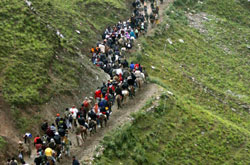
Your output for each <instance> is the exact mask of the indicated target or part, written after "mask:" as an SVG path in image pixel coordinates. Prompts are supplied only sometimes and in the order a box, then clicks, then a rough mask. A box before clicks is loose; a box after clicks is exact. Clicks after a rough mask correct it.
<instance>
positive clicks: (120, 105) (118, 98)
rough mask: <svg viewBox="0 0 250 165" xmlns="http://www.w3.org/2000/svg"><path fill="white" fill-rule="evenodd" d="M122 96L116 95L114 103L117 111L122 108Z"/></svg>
mask: <svg viewBox="0 0 250 165" xmlns="http://www.w3.org/2000/svg"><path fill="white" fill-rule="evenodd" d="M121 100H122V96H121V95H116V97H115V101H116V102H117V107H118V109H120V108H122V101H121Z"/></svg>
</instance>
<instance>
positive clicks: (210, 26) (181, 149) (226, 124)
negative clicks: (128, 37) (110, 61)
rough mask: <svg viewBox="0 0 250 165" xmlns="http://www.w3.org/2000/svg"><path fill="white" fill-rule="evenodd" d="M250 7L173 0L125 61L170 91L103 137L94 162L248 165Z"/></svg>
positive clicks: (242, 0) (227, 1)
mask: <svg viewBox="0 0 250 165" xmlns="http://www.w3.org/2000/svg"><path fill="white" fill-rule="evenodd" d="M249 7H250V3H249V2H248V1H247V0H238V1H234V0H220V1H216V0H203V1H197V0H194V1H188V0H176V1H174V3H173V4H172V5H171V6H169V8H168V9H166V12H165V17H164V21H163V22H162V23H161V24H160V25H158V27H157V29H156V30H155V31H154V33H152V34H150V35H148V36H147V37H145V38H141V39H140V42H141V49H138V51H137V52H135V53H134V56H133V57H132V59H131V61H136V62H140V63H141V64H142V65H143V66H145V67H146V68H147V71H148V72H149V74H150V77H151V81H152V82H155V83H157V84H159V85H161V86H163V87H164V88H165V90H166V91H171V92H172V93H174V95H173V96H172V95H171V94H169V92H165V93H163V94H162V97H161V99H160V103H159V105H158V106H157V107H154V108H153V110H154V111H153V112H147V110H148V108H149V107H151V105H152V104H153V103H154V102H155V100H151V102H149V104H147V105H146V106H145V108H143V109H142V110H141V112H140V113H136V114H135V115H133V117H134V120H133V122H132V123H130V124H127V125H126V126H124V127H123V128H121V129H117V130H115V131H114V132H112V133H111V134H110V135H109V136H107V137H106V138H104V140H103V142H102V145H103V147H104V151H103V155H101V156H100V155H98V156H96V159H95V164H249V163H250V159H249V150H250V141H249V138H250V120H249V119H250V116H249V113H250V97H249V96H250V93H249V92H250V91H249V87H250V86H249V82H250V79H249V78H250V65H249V62H250V56H249V54H250V50H249V48H250V45H249V40H250V35H249V34H250V30H249V23H250V22H249V20H250V10H249Z"/></svg>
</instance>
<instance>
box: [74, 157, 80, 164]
mask: <svg viewBox="0 0 250 165" xmlns="http://www.w3.org/2000/svg"><path fill="white" fill-rule="evenodd" d="M72 159H73V161H72V165H80V163H79V161H78V160H77V159H76V157H75V156H73V157H72Z"/></svg>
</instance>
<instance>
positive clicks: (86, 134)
mask: <svg viewBox="0 0 250 165" xmlns="http://www.w3.org/2000/svg"><path fill="white" fill-rule="evenodd" d="M80 128H81V137H82V139H83V140H86V139H87V136H88V131H87V128H86V127H84V126H82V125H80Z"/></svg>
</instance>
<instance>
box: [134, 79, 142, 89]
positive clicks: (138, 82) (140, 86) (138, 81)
mask: <svg viewBox="0 0 250 165" xmlns="http://www.w3.org/2000/svg"><path fill="white" fill-rule="evenodd" d="M135 82H136V84H137V86H138V88H139V89H141V88H142V84H143V78H141V77H138V78H136V79H135Z"/></svg>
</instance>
